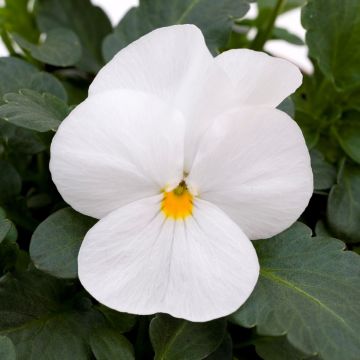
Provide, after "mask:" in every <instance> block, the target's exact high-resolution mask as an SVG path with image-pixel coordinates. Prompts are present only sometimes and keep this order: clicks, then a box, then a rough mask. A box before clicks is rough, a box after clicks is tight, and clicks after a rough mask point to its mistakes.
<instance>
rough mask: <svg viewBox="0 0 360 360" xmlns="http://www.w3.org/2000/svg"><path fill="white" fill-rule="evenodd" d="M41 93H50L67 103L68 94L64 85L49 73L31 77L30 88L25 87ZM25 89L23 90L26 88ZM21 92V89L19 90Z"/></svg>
mask: <svg viewBox="0 0 360 360" xmlns="http://www.w3.org/2000/svg"><path fill="white" fill-rule="evenodd" d="M24 87H27V88H29V89H32V90H36V91H38V92H40V93H49V94H52V95H55V96H56V97H58V98H59V99H61V100H63V101H64V102H67V94H66V90H65V88H64V86H63V85H62V83H61V82H60V81H59V80H58V79H57V78H56V77H55V76H53V75H51V74H49V73H47V72H39V73H36V74H34V75H33V76H32V77H31V82H30V84H29V86H24ZM24 87H23V88H24ZM19 90H20V89H19Z"/></svg>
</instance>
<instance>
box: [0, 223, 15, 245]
mask: <svg viewBox="0 0 360 360" xmlns="http://www.w3.org/2000/svg"><path fill="white" fill-rule="evenodd" d="M11 227H12V224H11V221H10V220H7V219H2V220H0V244H1V243H2V241H3V240H4V239H5V238H6V236H7V235H8V234H9V232H10V230H11Z"/></svg>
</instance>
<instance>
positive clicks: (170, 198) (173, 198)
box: [161, 180, 194, 220]
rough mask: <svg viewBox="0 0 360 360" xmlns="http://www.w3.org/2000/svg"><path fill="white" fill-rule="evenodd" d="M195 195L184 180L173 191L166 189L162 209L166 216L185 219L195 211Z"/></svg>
mask: <svg viewBox="0 0 360 360" xmlns="http://www.w3.org/2000/svg"><path fill="white" fill-rule="evenodd" d="M193 206H194V205H193V196H192V195H191V193H190V192H189V190H188V188H187V185H186V183H185V181H184V180H182V181H181V182H180V184H179V185H178V186H177V187H176V188H175V189H174V190H172V191H164V198H163V200H162V202H161V210H162V212H163V213H164V214H165V216H166V217H169V218H172V219H174V220H183V219H185V218H186V217H188V216H190V215H191V214H192V211H193Z"/></svg>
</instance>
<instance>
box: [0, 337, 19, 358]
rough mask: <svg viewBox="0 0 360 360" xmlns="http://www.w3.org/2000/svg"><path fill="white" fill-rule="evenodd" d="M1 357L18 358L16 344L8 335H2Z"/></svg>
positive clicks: (0, 338) (0, 342)
mask: <svg viewBox="0 0 360 360" xmlns="http://www.w3.org/2000/svg"><path fill="white" fill-rule="evenodd" d="M0 359H1V360H16V352H15V347H14V344H13V343H12V341H11V340H10V339H9V338H7V337H6V336H0Z"/></svg>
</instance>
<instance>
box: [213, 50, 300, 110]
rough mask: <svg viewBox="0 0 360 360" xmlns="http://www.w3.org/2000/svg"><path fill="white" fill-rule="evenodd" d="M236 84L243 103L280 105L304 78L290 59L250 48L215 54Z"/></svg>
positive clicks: (216, 60)
mask: <svg viewBox="0 0 360 360" xmlns="http://www.w3.org/2000/svg"><path fill="white" fill-rule="evenodd" d="M215 62H216V63H217V64H218V65H220V66H221V67H222V69H223V70H224V71H225V72H226V73H227V75H228V77H229V78H230V79H232V81H233V84H234V86H236V100H237V102H238V104H239V103H240V104H243V105H263V106H269V107H276V106H278V105H279V104H280V103H281V102H282V101H283V100H284V99H285V98H286V97H288V96H289V95H290V94H292V93H293V92H294V91H295V90H296V89H297V88H298V87H299V86H300V85H301V82H302V75H301V72H300V71H299V69H298V68H297V67H296V66H295V65H293V64H292V63H291V62H289V61H287V60H284V59H280V58H276V57H273V56H270V55H267V54H265V53H263V52H259V51H253V50H248V49H235V50H229V51H226V52H223V53H222V54H220V55H219V56H217V57H216V58H215Z"/></svg>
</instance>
